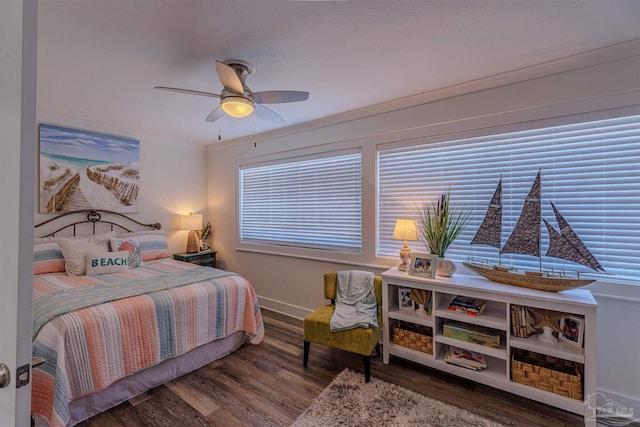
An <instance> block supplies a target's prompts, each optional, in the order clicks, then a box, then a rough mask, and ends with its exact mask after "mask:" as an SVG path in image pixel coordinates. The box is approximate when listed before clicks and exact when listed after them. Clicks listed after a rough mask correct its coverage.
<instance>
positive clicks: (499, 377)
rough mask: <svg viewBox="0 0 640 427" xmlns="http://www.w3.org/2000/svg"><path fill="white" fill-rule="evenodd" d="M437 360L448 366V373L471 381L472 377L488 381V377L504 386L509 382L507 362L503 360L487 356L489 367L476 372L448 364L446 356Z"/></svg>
mask: <svg viewBox="0 0 640 427" xmlns="http://www.w3.org/2000/svg"><path fill="white" fill-rule="evenodd" d="M437 360H438V362H439V363H442V364H443V365H444V366H446V370H447V371H449V372H451V373H453V374H456V375H459V376H461V377H463V378H468V379H471V378H472V377H475V376H477V377H478V378H479V379H482V378H485V379H486V378H487V377H489V378H491V379H493V380H494V381H498V382H499V383H502V384H504V382H505V381H506V380H507V361H506V359H503V358H495V357H491V356H488V355H486V354H485V361H486V362H487V367H486V368H484V369H482V370H480V371H475V370H473V369H467V368H465V367H462V366H457V365H454V364H451V363H447V361H446V360H444V356H442V357H441V356H438V359H437ZM443 370H445V369H443Z"/></svg>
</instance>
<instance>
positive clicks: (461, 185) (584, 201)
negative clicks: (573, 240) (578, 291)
mask: <svg viewBox="0 0 640 427" xmlns="http://www.w3.org/2000/svg"><path fill="white" fill-rule="evenodd" d="M539 170H540V171H541V177H542V179H541V183H542V184H541V185H542V217H543V218H544V219H546V220H547V221H549V223H550V224H551V225H553V226H554V227H555V228H556V229H557V228H558V226H557V224H556V220H555V217H554V213H553V210H552V208H551V204H550V202H552V203H553V204H554V205H555V206H556V207H557V208H558V210H559V211H560V213H561V214H562V216H563V217H564V218H565V219H566V220H567V221H568V222H569V224H570V225H571V227H572V228H573V229H574V231H575V232H576V233H577V235H578V236H579V237H580V239H581V240H582V241H583V242H584V243H585V244H586V246H587V247H588V248H589V250H590V251H591V252H592V254H593V255H594V256H595V258H596V259H597V260H598V261H599V262H600V264H601V265H602V266H603V267H604V269H605V270H606V271H607V273H610V274H613V275H614V276H612V277H611V278H612V279H614V280H615V279H622V280H630V281H632V282H635V283H636V284H640V263H639V262H638V260H639V259H640V218H639V217H640V116H633V117H623V118H615V119H608V120H599V121H591V122H583V123H577V124H571V125H564V126H554V127H545V128H538V129H533V130H525V131H519V132H509V133H501V134H495V135H488V136H481V137H472V138H464V139H457V140H448V141H440V142H432V143H428V144H425V143H424V142H423V143H422V144H421V145H415V146H411V147H400V148H389V149H384V148H383V149H381V150H380V151H379V152H378V224H379V230H378V233H379V234H378V247H377V253H378V255H379V256H397V254H398V251H399V249H400V245H401V243H402V242H398V241H395V240H392V239H391V235H392V233H393V226H394V223H395V220H396V219H397V218H407V217H411V218H416V206H417V205H420V204H421V203H422V201H423V200H427V201H431V200H435V199H436V198H437V197H438V196H439V195H440V194H441V193H442V192H443V191H445V190H447V189H448V188H450V189H451V203H452V206H454V207H458V208H461V207H465V208H467V209H469V210H470V211H471V212H472V219H471V222H470V223H469V225H468V226H467V228H466V229H465V231H464V232H463V233H462V234H461V235H460V237H458V239H457V240H456V241H455V242H454V244H453V245H452V246H451V247H450V248H449V250H448V251H447V254H446V255H447V258H451V259H454V260H456V261H464V260H466V258H467V257H468V256H474V257H480V258H486V259H489V260H494V261H495V260H497V258H498V250H497V249H496V248H493V247H489V246H481V245H473V246H472V245H470V242H471V239H472V238H473V236H474V234H475V232H476V231H477V229H478V226H479V225H480V223H481V222H482V219H483V217H484V214H485V212H486V209H487V207H488V205H489V202H490V200H491V197H492V195H493V193H494V191H495V188H496V186H497V184H498V181H499V180H500V177H501V176H502V197H503V199H502V204H503V212H502V245H504V243H505V242H506V240H507V238H508V236H509V233H510V232H511V230H512V229H513V227H514V225H515V223H516V221H517V219H518V216H519V214H520V212H521V209H522V206H523V201H524V198H525V197H526V196H527V193H528V192H529V189H530V188H531V185H532V183H533V181H534V179H535V177H536V174H537V173H538V171H539ZM542 228H544V225H542ZM410 246H411V248H412V250H414V251H418V252H423V253H424V252H427V249H426V247H425V245H424V244H423V243H422V242H410ZM547 246H548V236H547V232H546V229H545V230H543V231H542V253H543V254H544V253H546V248H547ZM502 261H503V262H505V263H509V262H510V263H512V264H513V265H518V266H522V267H526V268H537V267H538V259H537V258H533V257H528V256H524V255H506V254H504V255H502ZM542 265H543V268H565V269H569V270H574V271H580V272H583V273H588V272H591V270H589V269H588V268H586V267H583V266H581V265H578V264H574V263H571V262H565V261H562V260H559V259H556V258H552V257H546V256H543V257H542Z"/></svg>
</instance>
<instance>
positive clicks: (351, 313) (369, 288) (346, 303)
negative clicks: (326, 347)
mask: <svg viewBox="0 0 640 427" xmlns="http://www.w3.org/2000/svg"><path fill="white" fill-rule="evenodd" d="M377 314H378V304H377V302H376V295H375V292H374V289H373V273H369V272H367V271H357V270H347V271H339V272H338V286H337V298H336V308H335V310H334V312H333V316H331V321H330V322H329V327H330V328H331V330H332V331H334V332H335V331H344V330H346V329H354V328H374V329H378V317H377Z"/></svg>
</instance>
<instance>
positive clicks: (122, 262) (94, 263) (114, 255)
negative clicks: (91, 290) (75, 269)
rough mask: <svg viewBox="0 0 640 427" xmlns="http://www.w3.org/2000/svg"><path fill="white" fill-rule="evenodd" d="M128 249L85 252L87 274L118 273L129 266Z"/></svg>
mask: <svg viewBox="0 0 640 427" xmlns="http://www.w3.org/2000/svg"><path fill="white" fill-rule="evenodd" d="M129 256H130V253H129V251H120V252H98V253H86V254H85V258H86V260H87V276H95V275H96V274H109V273H120V272H123V271H125V270H127V269H128V268H129V265H128V264H129Z"/></svg>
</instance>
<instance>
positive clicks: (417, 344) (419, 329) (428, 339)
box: [392, 322, 433, 354]
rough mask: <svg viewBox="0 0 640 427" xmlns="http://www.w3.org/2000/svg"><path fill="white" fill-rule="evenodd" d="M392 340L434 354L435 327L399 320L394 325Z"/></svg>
mask: <svg viewBox="0 0 640 427" xmlns="http://www.w3.org/2000/svg"><path fill="white" fill-rule="evenodd" d="M392 341H393V343H394V344H395V345H399V346H402V347H406V348H410V349H412V350H417V351H420V352H422V353H427V354H433V329H432V328H430V327H426V326H420V325H415V324H408V323H407V322H398V324H397V325H395V326H394V327H393V336H392Z"/></svg>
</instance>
